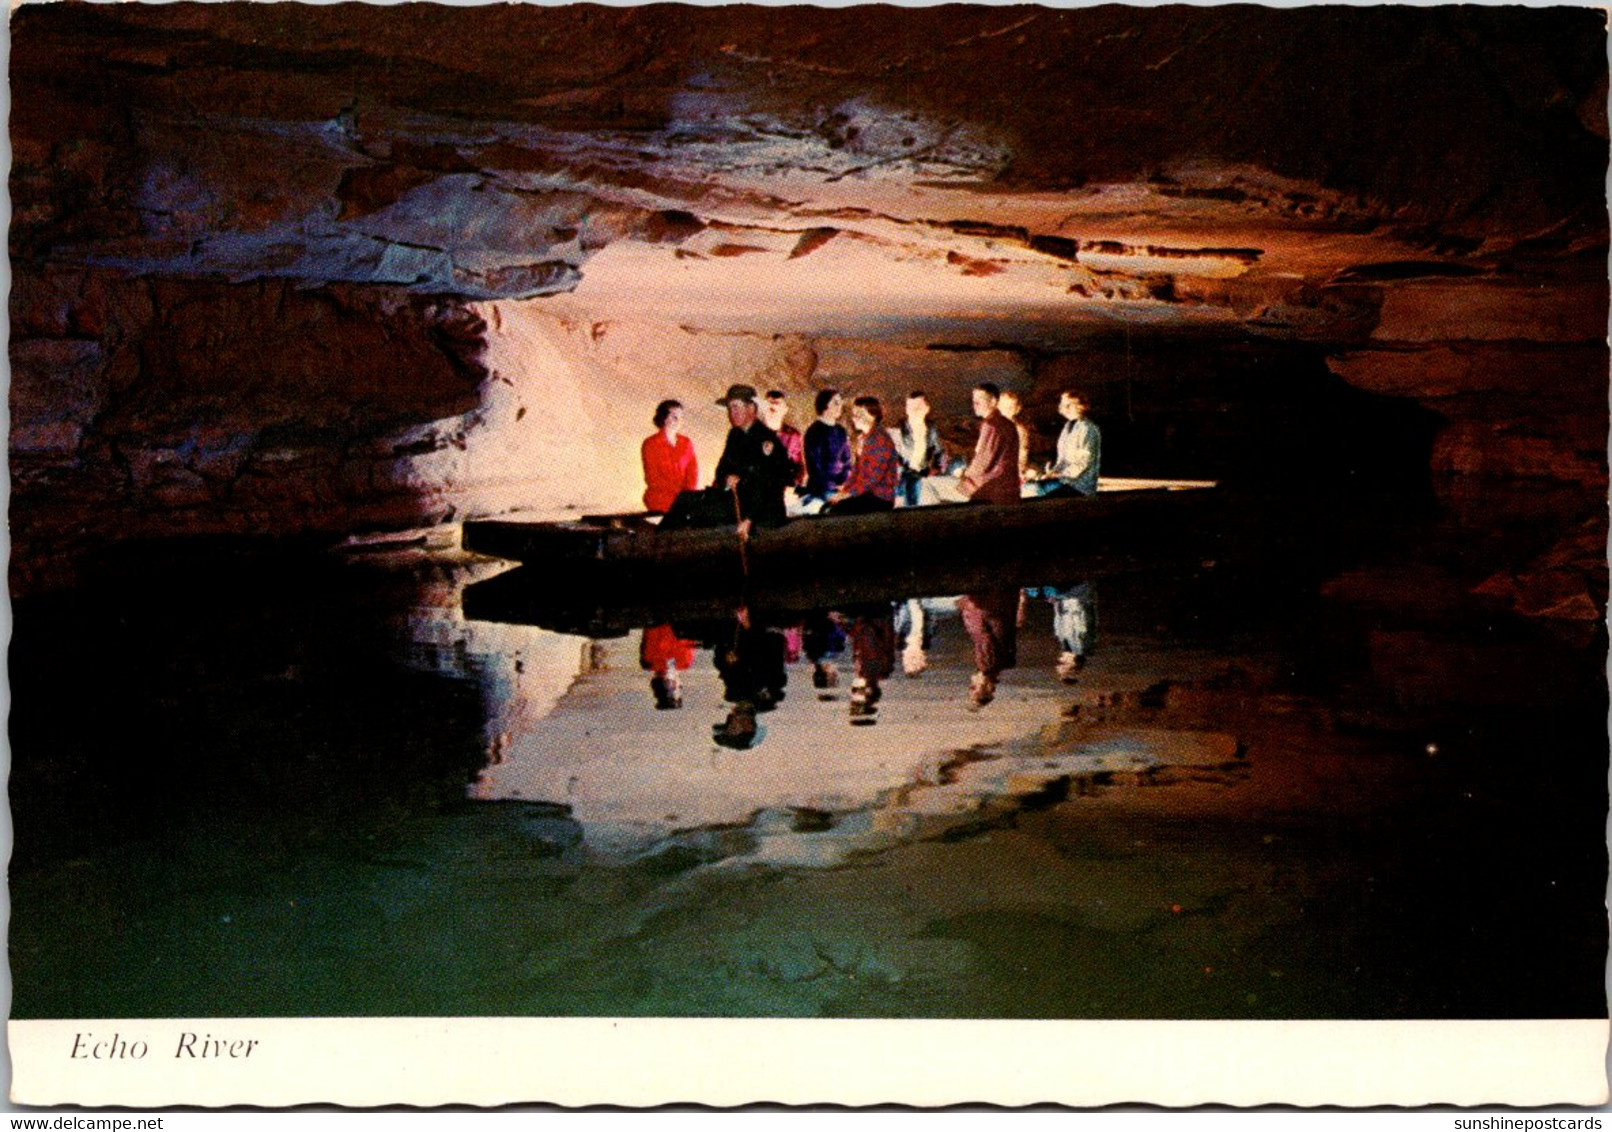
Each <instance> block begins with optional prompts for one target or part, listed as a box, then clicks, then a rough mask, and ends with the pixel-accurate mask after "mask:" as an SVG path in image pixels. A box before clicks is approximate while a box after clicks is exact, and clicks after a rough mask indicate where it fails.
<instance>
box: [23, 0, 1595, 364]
mask: <svg viewBox="0 0 1612 1132" xmlns="http://www.w3.org/2000/svg"><path fill="white" fill-rule="evenodd" d="M12 32H13V48H12V59H11V80H12V84H13V95H12V97H13V107H14V109H13V119H12V141H13V150H14V168H13V173H12V182H11V184H12V193H13V200H14V220H13V226H12V230H11V249H12V255H13V258H14V260H15V259H21V260H27V261H32V262H36V263H48V264H55V265H81V266H86V267H89V266H99V267H104V268H114V269H118V270H121V271H127V272H133V273H137V274H144V275H151V276H162V277H173V278H182V279H183V278H194V279H209V280H228V281H247V280H256V279H263V278H280V279H288V280H293V281H295V282H297V283H298V284H301V285H308V286H317V285H320V284H325V283H334V282H343V283H359V284H386V285H389V286H392V287H397V288H402V289H406V290H409V291H414V292H419V293H422V294H428V295H441V296H449V297H454V298H458V299H466V300H488V299H528V298H534V297H539V296H549V297H551V300H550V301H551V302H552V303H553V306H554V309H555V310H556V311H559V312H562V313H564V312H574V313H575V314H576V315H577V316H578V317H588V318H609V317H612V316H615V315H625V314H627V313H631V314H633V315H636V316H638V317H655V318H662V319H666V320H671V321H676V322H681V323H687V324H692V325H698V326H702V327H714V328H734V329H745V330H760V331H767V330H771V331H774V332H782V331H804V332H827V333H843V334H854V335H863V336H871V337H880V336H885V337H893V338H900V337H904V336H917V337H920V338H927V339H929V340H936V339H937V338H939V339H945V338H948V337H949V338H951V339H955V340H957V341H972V340H980V341H1009V342H1023V343H1038V342H1040V343H1049V344H1052V345H1058V344H1067V343H1069V342H1072V341H1076V340H1078V339H1080V338H1081V337H1082V336H1084V335H1089V334H1093V333H1103V332H1112V331H1114V330H1115V329H1116V328H1120V327H1123V328H1124V329H1125V330H1126V332H1128V333H1149V332H1159V333H1169V334H1172V335H1187V334H1203V335H1209V336H1213V335H1219V334H1238V335H1247V334H1250V333H1252V334H1255V335H1260V336H1266V337H1273V338H1288V339H1293V338H1297V339H1306V340H1315V341H1319V342H1323V343H1332V344H1340V343H1341V344H1348V343H1351V342H1356V341H1360V340H1363V339H1366V338H1369V337H1372V336H1373V335H1376V336H1377V337H1379V338H1381V337H1384V336H1387V337H1392V338H1396V339H1398V338H1405V339H1408V340H1417V339H1418V338H1429V337H1435V338H1436V337H1438V336H1439V329H1438V326H1437V320H1438V317H1439V313H1438V312H1439V310H1440V309H1442V307H1448V306H1449V305H1450V304H1452V303H1453V304H1455V306H1457V307H1460V308H1461V309H1468V310H1469V309H1471V307H1472V304H1473V303H1474V301H1477V300H1475V299H1474V296H1476V295H1484V296H1492V295H1500V296H1501V297H1502V299H1501V300H1500V301H1497V302H1491V304H1490V305H1492V306H1496V307H1497V309H1500V308H1503V309H1504V310H1506V311H1510V312H1514V313H1513V315H1512V316H1511V317H1529V318H1531V317H1533V316H1532V315H1528V314H1527V312H1526V306H1527V304H1526V302H1521V303H1520V304H1519V302H1516V301H1512V300H1514V299H1517V298H1518V297H1519V296H1521V297H1523V298H1526V296H1527V295H1529V294H1531V293H1533V291H1534V290H1537V288H1538V286H1539V285H1540V281H1541V280H1544V281H1547V282H1548V284H1549V286H1550V287H1551V289H1552V294H1553V295H1554V296H1555V297H1556V300H1559V299H1560V296H1561V295H1563V294H1567V293H1571V292H1572V291H1573V290H1574V289H1575V288H1583V289H1586V291H1587V292H1592V293H1593V294H1595V295H1599V294H1600V293H1601V292H1602V291H1604V278H1605V267H1604V264H1605V249H1606V211H1605V200H1604V193H1603V191H1602V185H1603V178H1604V172H1605V158H1606V114H1605V100H1606V61H1605V54H1604V43H1605V40H1604V15H1603V14H1602V13H1600V12H1596V11H1591V10H1586V9H1553V10H1548V11H1538V10H1535V11H1529V10H1525V9H1520V8H1478V7H1456V6H1451V7H1439V8H1423V9H1415V8H1373V9H1355V8H1340V7H1321V8H1305V9H1288V10H1272V9H1261V8H1254V7H1249V6H1227V7H1218V8H1185V7H1162V8H1149V9H1136V8H1125V7H1120V6H1102V7H1091V8H1081V9H1052V8H1042V7H1029V6H1018V7H1005V6H989V7H988V6H948V7H935V8H919V9H901V8H893V7H884V6H875V7H864V8H853V9H830V10H821V9H810V8H804V7H785V8H759V7H749V6H740V5H732V6H719V7H714V8H690V7H682V6H673V5H653V6H646V7H629V8H605V7H596V6H589V5H577V6H561V7H536V6H525V5H498V6H489V7H481V8H468V9H466V8H454V9H446V8H441V7H437V6H433V5H427V4H412V5H405V6H402V7H391V8H387V7H366V6H363V5H353V4H341V5H332V6H319V7H312V6H303V5H290V4H265V5H258V4H232V3H226V4H208V5H196V4H188V3H176V4H170V5H160V6H158V5H134V4H130V5H117V6H110V7H108V6H89V5H81V4H42V5H27V6H24V7H22V8H20V9H19V10H17V11H16V12H14V14H13V17H12ZM1564 289H1565V290H1564ZM1406 295H1414V296H1416V302H1414V303H1411V304H1408V307H1407V304H1406V303H1405V302H1404V301H1403V296H1406ZM1482 301H1488V300H1482ZM1396 304H1397V305H1396ZM1441 304H1442V307H1441ZM1480 305H1481V301H1480ZM1405 309H1411V310H1412V311H1413V313H1412V314H1410V315H1406V314H1404V313H1403V311H1404V310H1405ZM1552 309H1553V310H1556V311H1558V312H1559V311H1561V310H1563V309H1573V310H1576V309H1578V308H1577V307H1575V305H1574V304H1573V303H1571V302H1568V303H1565V304H1564V303H1562V302H1560V301H1555V300H1553V302H1552ZM1582 309H1583V314H1582V316H1580V315H1575V314H1571V313H1569V314H1567V315H1562V314H1560V313H1558V314H1557V315H1556V316H1555V317H1558V318H1565V319H1567V321H1568V322H1571V323H1572V325H1568V326H1564V327H1563V328H1562V330H1561V337H1564V338H1580V337H1584V336H1585V335H1586V333H1588V332H1587V331H1586V328H1585V327H1584V326H1580V325H1578V322H1585V321H1587V322H1588V323H1590V324H1593V323H1594V320H1595V319H1596V318H1597V317H1600V318H1602V320H1603V321H1604V311H1603V310H1602V309H1601V306H1600V304H1599V303H1598V302H1594V301H1592V302H1588V303H1586V304H1583V305H1582ZM1396 310H1399V311H1400V312H1401V313H1400V314H1399V315H1398V316H1397V317H1398V322H1397V324H1396V323H1395V322H1394V319H1395V317H1396V316H1395V314H1394V312H1395V311H1396ZM1517 311H1523V312H1524V313H1523V314H1521V315H1518V314H1515V312H1517ZM1574 319H1577V321H1576V322H1575V321H1574ZM1501 321H1502V323H1503V322H1504V319H1502V320H1501ZM1385 324H1389V325H1388V329H1386V330H1385V329H1384V326H1385ZM1590 329H1591V330H1593V332H1594V333H1593V335H1591V336H1594V337H1598V336H1599V334H1600V330H1599V329H1598V328H1596V327H1594V326H1593V325H1591V326H1590ZM1503 331H1504V327H1503V326H1502V327H1501V331H1497V333H1500V334H1501V336H1504V334H1503ZM1467 336H1470V335H1467Z"/></svg>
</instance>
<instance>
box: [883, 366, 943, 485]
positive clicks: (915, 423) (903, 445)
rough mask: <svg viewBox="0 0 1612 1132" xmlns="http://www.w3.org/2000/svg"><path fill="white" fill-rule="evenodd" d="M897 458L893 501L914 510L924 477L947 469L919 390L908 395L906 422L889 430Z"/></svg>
mask: <svg viewBox="0 0 1612 1132" xmlns="http://www.w3.org/2000/svg"><path fill="white" fill-rule="evenodd" d="M890 439H891V440H894V441H895V444H896V456H897V457H898V458H899V459H900V460H901V481H900V483H899V484H898V487H897V494H896V499H897V500H898V501H899V502H900V503H901V504H902V505H903V506H906V507H916V506H917V505H918V502H919V492H920V489H921V488H922V487H923V482H924V477H925V476H933V475H939V474H941V473H942V472H944V471H945V470H946V449H945V446H944V445H942V444H941V442H940V432H939V431H938V430H937V429H936V428H935V426H934V425H932V424H930V423H929V395H928V394H927V393H925V392H924V391H923V390H922V389H914V390H913V391H912V392H911V393H909V394H907V419H906V420H904V421H902V422H901V425H900V427H898V428H893V429H891V430H890Z"/></svg>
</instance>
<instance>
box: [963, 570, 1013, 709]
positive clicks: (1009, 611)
mask: <svg viewBox="0 0 1612 1132" xmlns="http://www.w3.org/2000/svg"><path fill="white" fill-rule="evenodd" d="M957 608H958V610H959V611H960V612H961V613H962V615H963V628H965V629H966V630H968V637H969V640H970V641H972V642H973V644H974V669H975V671H974V676H973V679H972V680H971V681H970V682H969V689H968V696H969V699H970V700H971V701H973V703H974V706H976V707H984V706H985V705H986V704H988V703H990V702H991V701H992V700H993V699H995V698H996V684H997V681H998V680H1000V679H1001V677H1002V673H1003V672H1004V671H1005V670H1006V669H1009V668H1012V667H1013V665H1014V664H1015V662H1016V660H1017V656H1016V653H1017V648H1018V629H1017V626H1016V625H1015V619H1016V617H1017V614H1018V609H1019V591H1018V590H987V591H984V592H981V593H972V594H964V595H963V596H962V597H960V598H958V599H957Z"/></svg>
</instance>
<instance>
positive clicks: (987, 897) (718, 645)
mask: <svg viewBox="0 0 1612 1132" xmlns="http://www.w3.org/2000/svg"><path fill="white" fill-rule="evenodd" d="M497 569H501V567H498V566H494V565H493V564H490V563H487V562H485V561H475V560H470V559H466V558H464V557H462V556H456V555H453V554H441V553H436V554H433V553H425V552H418V551H411V552H400V553H394V554H368V555H360V556H352V557H350V558H347V559H333V558H329V557H317V556H307V557H301V558H297V559H295V560H294V561H292V562H289V563H287V562H280V563H273V564H269V565H263V564H251V563H243V562H236V561H226V562H224V563H222V564H221V563H217V562H214V563H210V564H208V565H207V566H206V567H205V568H201V567H198V566H194V565H192V566H191V567H190V568H188V569H187V570H183V571H178V572H175V571H174V570H172V569H168V568H166V567H165V568H164V569H160V570H158V569H152V570H139V569H136V570H132V571H131V572H130V573H129V574H128V575H127V577H126V579H125V580H124V581H122V582H120V583H119V584H118V585H116V586H105V587H100V588H98V589H95V590H94V591H85V592H81V593H77V594H73V595H70V596H67V597H57V598H51V599H48V600H44V599H40V600H34V601H31V602H23V603H19V605H18V608H17V613H16V622H15V625H16V629H15V638H14V643H13V648H12V656H11V671H12V679H13V718H12V741H13V764H12V776H13V777H12V783H11V796H12V805H13V810H14V815H15V819H14V820H15V827H16V853H15V857H14V860H13V863H12V873H11V891H12V901H13V917H12V926H11V961H12V964H13V971H14V980H15V1007H14V1013H15V1014H16V1016H18V1017H130V1016H159V1017H160V1016H247V1015H283V1016H305V1015H306V1016H319V1015H375V1014H379V1015H498V1014H513V1015H576V1014H585V1015H743V1016H756V1015H779V1016H817V1015H836V1016H909V1017H1056V1018H1297V1017H1371V1018H1401V1017H1507V1016H1529V1017H1538V1016H1570V1017H1571V1016H1595V1015H1604V1011H1605V1005H1604V998H1603V996H1602V991H1601V986H1602V972H1603V962H1604V955H1605V922H1604V913H1603V911H1602V894H1603V891H1604V887H1605V851H1604V840H1603V832H1602V831H1603V823H1604V817H1605V735H1604V728H1603V726H1602V721H1603V720H1604V704H1602V703H1601V702H1600V700H1598V698H1597V695H1596V694H1595V692H1594V687H1595V685H1594V682H1593V681H1589V682H1587V683H1586V684H1585V687H1586V688H1589V689H1590V690H1589V691H1587V692H1580V691H1579V690H1576V689H1567V690H1564V691H1561V692H1560V695H1559V696H1558V698H1557V700H1556V702H1554V703H1553V704H1551V705H1550V706H1549V710H1540V709H1539V708H1538V706H1537V705H1535V704H1533V703H1531V702H1529V703H1522V704H1518V703H1516V702H1515V699H1516V698H1515V697H1513V702H1511V704H1510V706H1501V707H1496V708H1492V709H1488V708H1480V707H1475V706H1474V705H1472V704H1470V703H1457V704H1455V705H1453V706H1452V705H1447V704H1441V703H1438V702H1437V698H1436V697H1434V698H1433V700H1432V701H1429V698H1428V697H1427V696H1426V695H1425V694H1420V693H1418V694H1417V695H1412V694H1409V693H1408V692H1407V690H1406V687H1405V686H1403V684H1402V685H1401V686H1398V687H1394V686H1388V685H1386V684H1385V682H1384V680H1383V679H1382V674H1381V673H1380V672H1375V671H1374V670H1373V668H1372V666H1371V663H1370V656H1371V654H1370V648H1369V647H1368V644H1367V643H1365V642H1364V635H1365V633H1366V632H1367V630H1369V629H1370V626H1369V625H1365V624H1362V620H1361V615H1360V614H1359V612H1358V610H1351V609H1342V608H1336V607H1335V606H1331V605H1329V604H1328V603H1327V602H1325V601H1323V600H1322V599H1320V598H1319V597H1317V596H1316V594H1317V592H1318V586H1317V585H1316V581H1315V579H1313V578H1309V577H1305V576H1296V577H1295V576H1283V575H1280V574H1277V575H1272V576H1271V577H1265V576H1251V575H1239V576H1236V577H1229V576H1226V572H1224V571H1221V570H1217V569H1216V568H1214V567H1213V565H1212V564H1200V565H1198V566H1195V567H1193V568H1192V569H1186V570H1181V569H1177V570H1172V571H1169V572H1159V571H1153V572H1131V573H1126V574H1120V575H1116V576H1109V577H1103V578H1073V579H1072V578H1069V577H1050V576H1049V577H1046V578H1036V579H1030V580H1029V581H1030V582H1033V583H1035V584H1028V583H1027V584H1025V585H1022V586H1021V585H1017V584H1016V585H1013V586H1011V587H999V588H998V589H997V590H996V591H994V592H993V591H987V590H984V589H980V590H979V591H977V592H974V593H972V594H957V593H934V592H929V590H928V589H927V588H926V587H925V586H924V585H923V583H922V580H921V579H915V580H914V589H915V590H916V591H918V592H917V597H916V598H915V599H914V600H911V601H909V600H905V595H903V596H902V599H901V600H896V601H889V600H885V601H882V602H878V601H875V602H866V601H863V602H859V603H858V604H856V605H854V606H853V605H850V604H849V603H842V604H843V608H841V609H838V610H832V611H831V610H826V609H818V610H811V611H805V612H802V611H800V610H795V611H794V612H792V613H788V614H785V613H783V612H782V611H778V610H773V611H769V610H768V609H767V608H766V602H765V600H756V599H755V598H752V599H751V600H750V601H748V602H747V603H746V604H745V606H744V610H745V612H744V614H743V615H742V616H741V615H740V613H739V611H738V607H739V602H738V601H737V600H734V601H729V602H727V603H726V605H724V604H723V603H721V602H717V603H716V604H715V605H711V604H709V603H708V604H707V605H706V606H703V607H702V608H701V609H700V610H698V611H697V612H698V614H699V616H697V617H694V618H692V619H688V618H685V619H683V620H681V621H679V620H677V619H676V618H675V617H674V616H671V614H676V613H677V612H678V611H677V610H675V609H674V610H671V611H670V613H669V615H668V617H667V619H666V620H660V619H658V618H657V617H656V616H655V611H654V610H653V609H649V611H648V612H645V606H644V603H642V602H638V603H637V604H633V603H630V602H625V601H624V603H623V604H624V605H627V604H633V608H634V610H636V612H635V613H633V614H632V615H630V616H625V617H623V616H616V615H615V614H613V613H612V612H611V611H609V610H599V611H595V613H596V616H595V617H594V620H596V621H599V622H600V625H601V627H599V628H596V629H595V630H594V635H593V636H591V637H590V636H584V635H577V634H574V633H562V632H558V631H555V630H553V629H551V628H543V627H541V626H539V625H530V624H525V625H523V624H506V623H499V622H496V621H490V620H468V619H466V618H465V616H464V615H463V613H462V612H461V596H462V592H463V590H464V588H465V586H466V585H467V584H470V583H474V582H476V581H478V580H481V579H483V578H486V577H488V576H489V575H490V574H491V573H492V572H494V571H495V570H497ZM1272 578H1277V579H1279V580H1277V581H1273V580H1272ZM1015 581H1022V580H1021V579H1015ZM626 596H630V595H624V598H625V597H626ZM959 599H961V600H959ZM562 604H563V603H562ZM651 604H652V603H651ZM683 612H685V613H686V612H687V611H686V610H685V611H683ZM1076 648H1078V649H1079V650H1080V651H1081V652H1082V653H1083V654H1084V655H1083V656H1082V658H1081V663H1080V664H1079V665H1078V666H1077V665H1075V664H1073V663H1072V658H1071V657H1069V656H1066V655H1064V654H1065V653H1068V652H1071V651H1073V650H1074V649H1076ZM1576 648H1577V651H1575V648H1570V647H1569V646H1567V645H1563V646H1561V649H1562V650H1564V655H1565V659H1564V660H1562V663H1563V664H1564V665H1566V667H1567V669H1568V670H1576V667H1575V666H1579V665H1580V661H1581V660H1582V658H1583V657H1586V656H1591V655H1592V653H1593V650H1589V651H1584V648H1583V646H1581V645H1580V646H1577V647H1576ZM1581 653H1582V656H1581V655H1580V654H1581ZM982 658H983V661H984V662H985V663H987V666H989V667H993V669H994V668H995V667H996V666H1000V671H999V672H998V673H997V676H998V679H997V682H996V687H995V690H994V695H993V696H992V697H991V698H990V699H989V702H987V703H984V704H981V703H978V702H976V701H977V699H978V698H979V697H975V696H971V684H972V683H974V677H975V674H976V673H977V672H978V671H979V668H980V666H981V663H982ZM814 660H815V661H817V662H818V665H820V668H819V667H817V666H814ZM1004 662H1005V663H1004ZM819 672H821V673H832V675H831V676H829V675H820V674H818V673H819ZM814 676H815V679H814ZM858 676H862V677H864V678H865V677H868V676H874V677H876V678H877V682H878V686H879V691H878V694H877V695H876V696H870V695H868V694H866V693H864V692H863V691H862V690H861V689H860V688H858V687H857V686H856V681H857V678H858ZM1435 683H1436V681H1435ZM1413 690H1414V689H1413ZM853 692H854V693H855V694H853ZM1531 698H1532V697H1529V699H1531ZM1501 699H1502V700H1504V697H1501ZM870 701H871V702H870ZM674 703H675V704H676V706H673V704H674ZM736 718H737V722H736ZM750 720H753V721H754V727H755V733H754V737H752V735H751V732H750V727H751V724H750Z"/></svg>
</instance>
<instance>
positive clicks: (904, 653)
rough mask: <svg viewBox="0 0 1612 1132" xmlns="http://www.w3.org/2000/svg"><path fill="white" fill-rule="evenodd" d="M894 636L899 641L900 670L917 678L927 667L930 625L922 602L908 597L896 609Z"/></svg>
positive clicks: (927, 612)
mask: <svg viewBox="0 0 1612 1132" xmlns="http://www.w3.org/2000/svg"><path fill="white" fill-rule="evenodd" d="M895 626H896V637H897V638H898V639H899V640H900V641H901V671H903V672H905V673H906V674H907V675H908V676H911V677H914V678H917V677H919V676H922V675H923V674H924V670H925V669H927V668H928V667H929V642H930V638H931V633H932V630H931V627H930V623H929V611H928V610H927V609H925V608H924V606H923V602H921V601H920V600H919V599H917V598H915V597H910V598H908V599H907V600H906V601H904V602H902V603H901V605H900V606H899V607H898V608H897V609H896V616H895Z"/></svg>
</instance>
